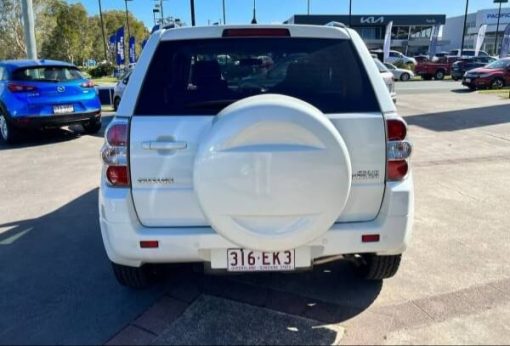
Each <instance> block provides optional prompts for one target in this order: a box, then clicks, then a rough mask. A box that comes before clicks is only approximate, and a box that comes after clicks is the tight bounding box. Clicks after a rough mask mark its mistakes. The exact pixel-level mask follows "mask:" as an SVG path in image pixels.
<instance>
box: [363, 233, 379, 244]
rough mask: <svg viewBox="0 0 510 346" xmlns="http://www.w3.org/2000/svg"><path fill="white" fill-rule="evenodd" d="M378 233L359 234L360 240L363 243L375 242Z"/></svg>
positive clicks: (377, 239) (377, 238)
mask: <svg viewBox="0 0 510 346" xmlns="http://www.w3.org/2000/svg"><path fill="white" fill-rule="evenodd" d="M379 238H380V236H379V234H363V235H362V236H361V242H363V243H375V242H378V241H379Z"/></svg>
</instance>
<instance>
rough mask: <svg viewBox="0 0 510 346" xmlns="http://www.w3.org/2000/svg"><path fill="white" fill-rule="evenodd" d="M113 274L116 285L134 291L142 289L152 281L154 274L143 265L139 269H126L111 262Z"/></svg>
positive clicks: (126, 267)
mask: <svg viewBox="0 0 510 346" xmlns="http://www.w3.org/2000/svg"><path fill="white" fill-rule="evenodd" d="M112 268H113V273H114V274H115V278H116V279H117V281H118V283H119V284H121V285H122V286H126V287H129V288H134V289H144V288H147V287H149V286H150V285H151V283H152V282H153V281H154V280H153V279H154V274H153V273H151V272H150V271H149V268H148V267H147V266H146V265H144V266H141V267H128V266H124V265H121V264H117V263H113V262H112Z"/></svg>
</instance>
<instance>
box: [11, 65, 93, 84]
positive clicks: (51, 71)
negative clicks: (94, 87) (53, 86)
mask: <svg viewBox="0 0 510 346" xmlns="http://www.w3.org/2000/svg"><path fill="white" fill-rule="evenodd" d="M12 79H13V80H15V81H34V82H66V81H73V80H80V79H84V77H83V75H82V74H81V73H80V71H79V70H78V69H77V68H75V67H70V66H34V67H26V68H20V69H17V70H15V71H14V73H13V74H12Z"/></svg>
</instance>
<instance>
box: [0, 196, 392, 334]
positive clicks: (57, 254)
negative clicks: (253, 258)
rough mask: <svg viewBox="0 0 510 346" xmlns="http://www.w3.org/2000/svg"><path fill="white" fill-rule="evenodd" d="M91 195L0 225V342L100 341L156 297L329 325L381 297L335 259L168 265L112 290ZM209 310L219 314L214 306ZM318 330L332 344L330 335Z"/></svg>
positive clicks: (371, 284)
mask: <svg viewBox="0 0 510 346" xmlns="http://www.w3.org/2000/svg"><path fill="white" fill-rule="evenodd" d="M97 194H98V190H97V189H93V190H91V191H89V192H87V193H85V194H84V195H82V196H80V197H78V198H76V199H74V200H72V201H70V202H69V203H68V204H66V205H63V206H62V207H60V208H58V209H56V210H55V211H53V212H51V213H48V214H46V215H43V216H41V217H39V218H34V219H27V220H18V221H9V220H7V221H4V222H3V224H0V272H1V273H2V275H1V277H0V282H1V284H0V296H2V297H9V299H1V300H0V311H2V314H0V340H8V341H9V343H11V344H20V343H21V344H33V343H37V344H43V343H44V344H46V343H52V344H70V343H80V344H98V343H104V342H106V341H108V340H109V339H110V338H111V337H112V336H113V335H114V334H115V333H117V332H118V331H119V330H121V329H122V328H123V327H124V326H125V325H127V324H128V323H130V322H132V321H133V320H134V319H135V318H136V317H137V316H139V315H140V314H141V313H142V312H143V311H145V310H146V309H147V308H149V307H150V306H151V305H152V304H153V303H154V302H155V301H156V300H157V299H158V298H159V297H161V296H162V295H164V294H165V293H166V294H168V295H170V296H172V295H174V296H175V297H177V298H178V299H179V300H181V301H188V302H190V303H191V302H193V301H194V300H195V299H197V298H198V297H201V296H203V297H210V296H215V297H221V298H226V299H227V301H231V302H232V303H247V304H249V305H250V306H254V307H264V308H267V309H269V310H272V311H277V312H278V313H280V312H284V313H287V314H289V316H300V317H305V318H307V319H308V320H310V321H319V322H324V323H339V322H342V321H345V320H347V319H350V318H352V317H353V316H356V315H358V314H360V313H361V312H362V311H364V310H365V309H367V308H368V307H369V306H370V305H371V304H372V302H373V301H374V300H375V299H376V298H377V296H378V295H379V292H380V291H381V288H382V283H381V282H364V281H360V280H358V279H357V278H356V277H355V275H354V272H353V271H352V269H351V267H350V266H349V265H348V264H347V263H343V262H338V263H330V264H326V265H322V266H320V267H316V268H315V269H314V270H313V271H307V272H296V273H289V274H287V273H264V274H250V275H210V274H204V273H203V271H200V270H193V269H196V268H197V267H199V268H201V267H202V265H201V264H200V265H197V264H189V265H188V264H185V265H172V266H166V267H165V268H164V272H165V274H166V275H164V276H163V280H162V282H159V283H157V284H155V285H154V286H153V287H151V288H149V289H147V290H143V291H137V290H131V289H128V288H124V287H121V286H120V285H119V284H118V283H117V282H116V280H115V278H114V276H113V273H112V271H111V267H110V263H109V260H108V258H107V256H106V254H105V251H104V248H103V244H102V239H101V234H100V229H99V222H98V218H99V217H98V208H97V198H98V196H97ZM212 312H213V313H214V314H217V315H218V316H220V315H221V314H222V311H221V308H218V310H217V311H216V310H213V311H212ZM169 313H170V312H169ZM278 313H277V314H278ZM261 318H262V319H263V317H261ZM225 323H226V322H225ZM282 323H283V322H282ZM223 327H225V328H233V327H232V326H228V325H225V326H223ZM189 328H193V326H189ZM253 328H255V329H254V330H255V331H257V329H256V328H257V327H256V326H254V327H253ZM282 330H283V329H282ZM310 330H311V329H310ZM320 330H323V334H320V335H321V337H322V338H323V339H324V338H325V340H329V341H331V342H333V338H334V337H336V334H335V333H332V332H331V330H328V329H320ZM208 332H209V333H210V332H213V331H211V330H209V331H208ZM287 332H288V331H287ZM282 333H283V331H282ZM317 333H319V332H317ZM320 333H322V332H320ZM282 335H283V334H282ZM329 341H328V342H329Z"/></svg>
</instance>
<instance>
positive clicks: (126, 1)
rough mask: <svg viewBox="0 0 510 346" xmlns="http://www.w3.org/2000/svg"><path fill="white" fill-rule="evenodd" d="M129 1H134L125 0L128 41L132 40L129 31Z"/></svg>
mask: <svg viewBox="0 0 510 346" xmlns="http://www.w3.org/2000/svg"><path fill="white" fill-rule="evenodd" d="M128 1H133V0H124V4H125V5H126V25H127V31H128V40H129V39H130V38H131V30H129V11H128V5H127V3H128Z"/></svg>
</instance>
